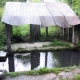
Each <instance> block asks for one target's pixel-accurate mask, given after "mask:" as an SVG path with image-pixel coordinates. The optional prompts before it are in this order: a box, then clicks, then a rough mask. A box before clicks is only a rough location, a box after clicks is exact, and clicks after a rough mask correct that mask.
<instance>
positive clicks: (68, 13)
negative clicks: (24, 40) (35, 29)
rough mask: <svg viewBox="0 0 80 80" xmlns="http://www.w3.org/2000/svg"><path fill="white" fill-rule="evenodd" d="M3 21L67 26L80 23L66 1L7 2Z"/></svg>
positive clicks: (19, 23)
mask: <svg viewBox="0 0 80 80" xmlns="http://www.w3.org/2000/svg"><path fill="white" fill-rule="evenodd" d="M2 22H4V23H7V24H10V25H16V26H19V25H23V24H37V25H41V26H44V27H46V26H51V25H57V26H61V27H67V26H69V25H76V24H80V20H79V19H78V17H77V16H76V14H75V13H74V12H73V11H72V9H71V8H70V7H69V6H68V5H67V4H65V3H26V2H24V3H22V2H7V3H6V6H5V10H4V14H3V16H2Z"/></svg>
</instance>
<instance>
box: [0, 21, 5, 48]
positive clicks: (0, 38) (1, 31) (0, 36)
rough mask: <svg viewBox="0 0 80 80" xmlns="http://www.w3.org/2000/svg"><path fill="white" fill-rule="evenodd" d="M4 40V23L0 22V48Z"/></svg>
mask: <svg viewBox="0 0 80 80" xmlns="http://www.w3.org/2000/svg"><path fill="white" fill-rule="evenodd" d="M5 42H6V39H5V28H4V25H3V24H2V23H1V22H0V48H2V47H3V46H4V44H5Z"/></svg>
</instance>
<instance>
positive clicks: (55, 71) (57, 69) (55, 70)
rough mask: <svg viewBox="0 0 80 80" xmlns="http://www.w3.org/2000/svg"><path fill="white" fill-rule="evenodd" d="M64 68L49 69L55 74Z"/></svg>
mask: <svg viewBox="0 0 80 80" xmlns="http://www.w3.org/2000/svg"><path fill="white" fill-rule="evenodd" d="M64 70H65V68H52V69H51V72H53V73H55V74H58V73H60V72H61V71H64Z"/></svg>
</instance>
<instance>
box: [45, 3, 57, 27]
mask: <svg viewBox="0 0 80 80" xmlns="http://www.w3.org/2000/svg"><path fill="white" fill-rule="evenodd" d="M45 5H46V4H45ZM46 8H47V9H48V7H47V5H46ZM48 11H49V12H50V10H49V9H48ZM50 14H51V15H52V13H51V12H50ZM52 18H53V21H54V23H55V24H56V21H55V19H54V17H53V15H52ZM56 25H57V24H56ZM57 26H58V25H57Z"/></svg>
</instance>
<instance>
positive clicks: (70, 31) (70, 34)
mask: <svg viewBox="0 0 80 80" xmlns="http://www.w3.org/2000/svg"><path fill="white" fill-rule="evenodd" d="M69 41H70V42H72V27H70V28H69Z"/></svg>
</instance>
